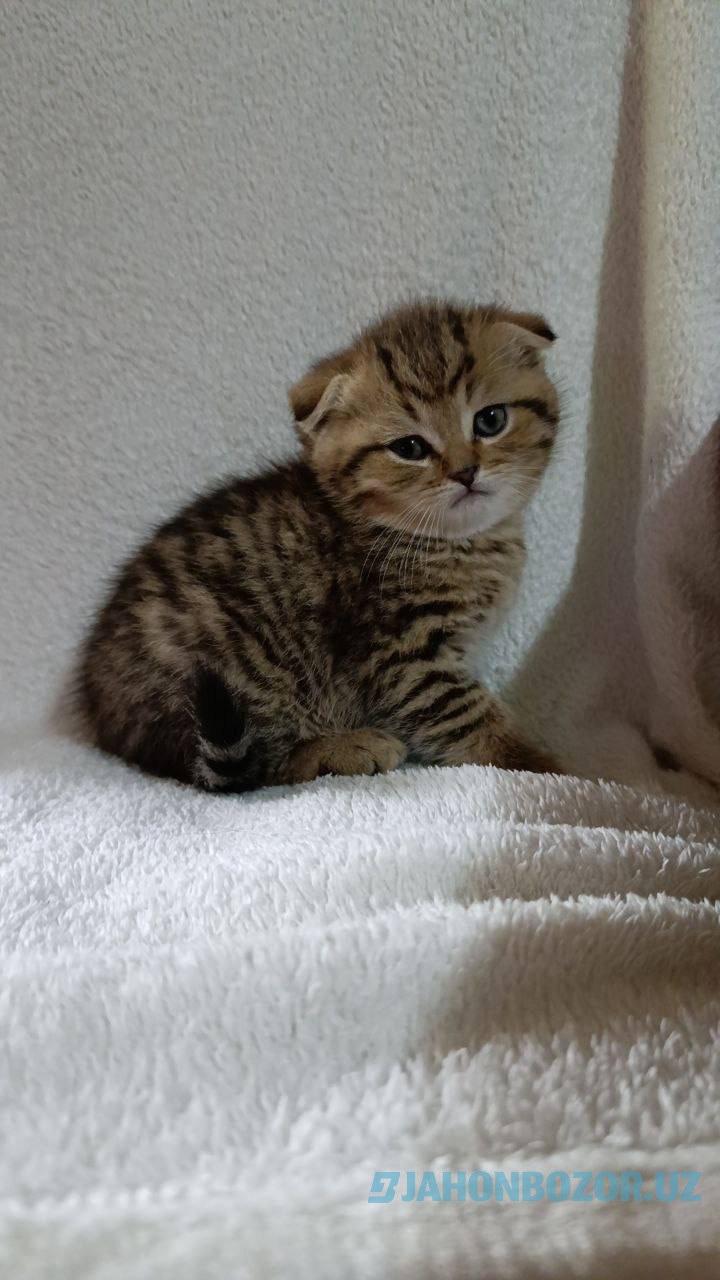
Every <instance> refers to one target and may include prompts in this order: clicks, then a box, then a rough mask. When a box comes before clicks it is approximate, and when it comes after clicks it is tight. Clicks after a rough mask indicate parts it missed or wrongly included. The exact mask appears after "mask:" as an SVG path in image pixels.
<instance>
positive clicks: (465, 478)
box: [450, 467, 476, 489]
mask: <svg viewBox="0 0 720 1280" xmlns="http://www.w3.org/2000/svg"><path fill="white" fill-rule="evenodd" d="M475 471H476V468H475V467H463V468H462V470H461V471H454V472H453V474H452V475H451V477H450V479H451V480H457V482H458V484H464V485H465V488H466V489H472V487H473V480H474V479H475Z"/></svg>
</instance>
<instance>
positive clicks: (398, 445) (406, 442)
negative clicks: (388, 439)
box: [388, 436, 432, 462]
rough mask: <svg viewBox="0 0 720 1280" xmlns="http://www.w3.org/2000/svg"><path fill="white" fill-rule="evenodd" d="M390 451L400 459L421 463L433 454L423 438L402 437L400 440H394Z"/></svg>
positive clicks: (390, 445) (389, 447)
mask: <svg viewBox="0 0 720 1280" xmlns="http://www.w3.org/2000/svg"><path fill="white" fill-rule="evenodd" d="M388 449H392V451H393V453H396V454H397V456H398V458H405V460H406V461H407V462H420V460H421V459H422V458H427V457H429V455H430V454H431V453H432V449H431V448H430V445H429V444H428V442H427V440H424V439H423V437H422V436H401V437H400V439H399V440H393V442H392V444H389V445H388Z"/></svg>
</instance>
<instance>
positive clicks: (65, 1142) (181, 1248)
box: [0, 740, 720, 1280]
mask: <svg viewBox="0 0 720 1280" xmlns="http://www.w3.org/2000/svg"><path fill="white" fill-rule="evenodd" d="M1 777H2V781H1V783H0V789H1V798H2V819H3V823H2V830H3V831H4V840H5V841H6V842H7V851H6V853H5V857H4V859H3V864H2V865H3V873H2V889H1V892H2V914H1V918H0V927H1V929H2V949H3V957H2V958H3V997H2V1017H3V1027H2V1034H1V1038H0V1043H1V1044H2V1061H3V1067H2V1074H1V1077H0V1079H1V1082H2V1090H3V1093H4V1094H5V1095H6V1096H5V1097H4V1099H3V1101H4V1104H5V1106H6V1110H5V1113H4V1119H3V1141H2V1150H1V1153H0V1156H1V1160H2V1201H1V1203H0V1229H1V1234H0V1241H1V1243H0V1260H1V1263H2V1266H1V1267H0V1270H2V1274H3V1275H7V1276H8V1277H10V1276H12V1277H13V1280H19V1278H20V1277H22V1280H47V1278H49V1277H52V1280H55V1278H57V1280H70V1278H71V1277H72V1280H81V1278H82V1280H86V1278H89V1277H92V1280H127V1278H129V1277H132V1280H165V1278H166V1277H167V1280H200V1278H202V1280H215V1278H217V1280H229V1278H230V1277H232V1278H233V1280H241V1278H242V1280H246V1278H247V1280H250V1278H252V1280H271V1278H274V1277H278V1280H279V1278H280V1277H283V1280H284V1278H285V1277H293V1278H294V1280H295V1278H298V1280H300V1278H302V1280H354V1278H355V1277H357V1280H384V1278H385V1277H391V1276H392V1277H408V1280H409V1278H410V1277H413V1278H414V1277H417V1276H428V1277H429V1276H439V1275H443V1276H448V1277H476V1276H480V1275H482V1276H483V1277H503V1278H504V1277H508V1278H509V1277H513V1280H515V1278H517V1280H530V1278H531V1277H548V1278H550V1277H552V1280H561V1278H562V1277H581V1276H582V1277H592V1280H602V1278H603V1277H606V1276H607V1277H610V1276H626V1277H633V1278H634V1277H648V1280H649V1278H650V1277H653V1278H654V1277H657V1276H660V1275H672V1276H683V1277H698V1280H701V1278H702V1280H707V1277H708V1276H709V1275H711V1274H713V1273H714V1272H713V1270H712V1268H713V1266H714V1265H716V1262H714V1263H713V1261H712V1259H713V1258H715V1259H717V1255H716V1254H714V1253H713V1249H714V1247H715V1246H717V1244H718V1204H719V1203H720V1199H719V1198H720V1148H719V1146H718V1140H719V1139H720V1070H719V1066H720V1060H719V1058H718V1027H719V1015H720V999H719V998H718V979H719V978H720V930H719V929H718V909H717V907H716V906H715V905H713V904H712V902H711V901H710V899H711V898H712V897H714V896H717V895H718V894H719V893H720V836H719V833H718V817H717V813H711V812H710V811H709V810H705V811H703V810H702V809H701V808H693V807H691V806H689V805H688V804H687V803H684V802H681V801H679V800H674V799H670V798H668V797H663V796H660V795H655V796H650V795H643V794H641V793H639V792H635V791H632V790H631V789H629V788H623V787H621V786H619V785H617V784H598V783H591V782H579V781H577V780H573V779H569V778H563V779H553V778H543V777H530V776H528V775H517V776H512V775H510V774H507V773H502V772H500V771H497V770H492V769H479V768H464V769H459V770H445V769H429V770H416V769H410V770H407V771H402V772H399V773H397V774H393V775H390V776H387V777H384V778H375V779H370V780H367V779H364V780H351V779H344V780H341V779H324V780H322V781H320V782H318V783H315V784H311V785H309V786H305V787H298V788H296V789H294V790H292V791H288V792H287V793H285V794H283V793H282V792H271V791H266V792H261V793H258V794H257V795H255V796H253V797H250V798H248V799H238V798H237V797H228V798H209V797H207V796H203V795H201V794H196V793H194V792H192V791H190V790H188V789H184V788H177V787H174V786H173V785H171V784H168V783H164V782H158V781H153V780H151V779H148V778H144V777H142V776H140V775H138V774H137V773H135V772H133V771H131V770H128V769H126V768H125V767H124V766H123V765H121V764H119V763H115V762H112V761H109V760H106V759H104V758H102V757H100V756H99V755H96V754H94V753H92V752H90V751H87V750H84V749H83V748H80V747H76V746H70V745H69V744H67V743H63V742H61V741H53V740H46V741H44V742H36V743H33V742H25V743H21V744H17V745H16V746H15V747H14V748H13V749H12V750H10V751H9V752H8V753H7V756H6V759H5V760H4V763H3V770H2V775H1ZM376 1170H388V1171H398V1172H401V1173H402V1174H403V1178H402V1180H401V1184H400V1185H399V1187H398V1190H397V1194H396V1197H395V1199H394V1200H393V1201H392V1202H391V1203H372V1204H369V1203H368V1194H369V1192H370V1188H371V1184H372V1178H373V1173H374V1172H375V1171H376ZM407 1170H415V1171H416V1172H417V1173H418V1174H419V1173H421V1172H422V1171H425V1170H431V1171H435V1172H436V1173H437V1174H438V1178H439V1185H441V1179H440V1173H441V1172H442V1171H444V1170H452V1171H453V1173H454V1174H456V1173H457V1172H458V1171H465V1172H466V1173H468V1174H469V1173H471V1172H472V1171H474V1170H489V1171H495V1170H504V1171H506V1172H508V1173H510V1172H512V1171H513V1170H517V1171H520V1172H522V1171H527V1170H536V1171H540V1172H542V1173H543V1174H544V1175H547V1174H548V1173H549V1172H551V1171H554V1170H561V1171H566V1172H569V1173H571V1174H572V1173H573V1172H575V1171H592V1172H596V1171H602V1170H610V1171H618V1172H619V1171H622V1170H636V1171H639V1172H641V1173H643V1174H644V1175H645V1178H646V1182H645V1184H644V1185H645V1186H646V1187H648V1186H649V1187H651V1188H652V1186H653V1182H652V1178H653V1175H654V1173H655V1171H667V1172H671V1171H673V1170H677V1171H685V1170H687V1171H695V1172H699V1173H700V1174H701V1177H700V1182H699V1184H698V1187H697V1188H696V1190H697V1192H699V1193H700V1194H701V1196H702V1199H701V1200H700V1202H693V1203H680V1202H672V1203H658V1202H657V1200H654V1201H653V1202H642V1203H634V1202H633V1203H622V1202H621V1201H619V1200H616V1201H614V1202H610V1203H599V1202H594V1203H582V1204H580V1203H572V1202H557V1203H548V1202H547V1201H545V1202H541V1203H535V1204H534V1203H507V1202H505V1203H495V1202H493V1201H489V1202H487V1203H475V1202H472V1201H467V1202H466V1203H464V1204H463V1203H457V1202H448V1203H440V1204H438V1203H433V1202H432V1201H425V1200H423V1201H422V1202H417V1201H415V1202H406V1203H403V1202H402V1201H401V1200H400V1194H401V1190H402V1189H403V1188H404V1186H405V1182H404V1174H405V1171H407ZM574 1185H575V1184H573V1186H574ZM680 1185H681V1186H682V1182H681V1184H680Z"/></svg>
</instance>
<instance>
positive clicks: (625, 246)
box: [509, 3, 646, 723]
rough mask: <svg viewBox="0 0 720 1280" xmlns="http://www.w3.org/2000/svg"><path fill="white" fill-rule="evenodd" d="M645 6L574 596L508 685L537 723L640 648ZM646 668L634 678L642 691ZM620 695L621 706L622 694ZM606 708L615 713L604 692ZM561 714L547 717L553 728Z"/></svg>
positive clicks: (614, 197) (620, 152)
mask: <svg viewBox="0 0 720 1280" xmlns="http://www.w3.org/2000/svg"><path fill="white" fill-rule="evenodd" d="M640 10H641V5H640V4H639V3H635V4H634V5H633V7H632V10H631V19H630V25H629V31H628V45H627V50H626V54H625V62H624V67H623V76H622V92H621V103H620V115H619V121H618V141H617V149H616V153H615V163H614V168H613V180H612V187H611V196H610V206H609V211H608V224H607V230H606V233H605V239H604V245H603V258H602V266H601V274H600V288H599V295H598V311H597V331H596V341H595V352H594V359H593V371H592V382H591V399H590V418H589V423H588V444H587V460H586V481H585V495H584V511H583V520H582V526H581V531H580V538H579V542H578V551H577V559H576V563H575V569H574V571H573V576H572V579H571V582H570V585H569V587H568V590H567V592H566V594H565V596H564V597H563V599H562V600H561V601H560V603H559V604H558V606H557V607H556V609H555V611H554V613H553V615H552V616H551V618H550V620H549V622H548V625H547V627H546V628H545V630H544V631H543V633H542V634H541V636H540V637H539V638H538V640H537V641H536V643H535V645H534V646H533V648H532V649H531V650H530V653H529V654H528V657H527V659H526V661H525V663H524V665H523V667H522V669H521V671H520V672H519V673H518V675H517V676H516V678H515V680H514V681H513V683H512V684H511V686H510V689H509V697H510V701H511V702H512V703H513V704H514V705H516V706H517V707H518V708H519V710H520V712H521V713H523V714H524V715H531V714H532V705H533V702H536V703H537V690H539V689H540V690H542V689H543V688H553V687H554V688H555V689H559V690H560V691H562V682H560V681H558V679H557V671H558V664H560V663H563V664H565V666H566V667H568V669H569V673H570V675H571V676H572V675H573V674H574V671H573V667H574V668H577V666H578V655H582V656H583V658H587V660H588V663H589V664H592V658H593V655H595V657H596V661H597V664H598V665H599V666H601V667H602V669H604V670H609V671H612V670H614V672H615V673H616V676H617V674H618V673H621V672H623V671H624V670H627V668H628V665H629V664H630V663H631V662H632V657H633V654H634V655H635V656H636V658H637V657H639V655H640V652H641V649H640V646H641V640H640V638H639V635H635V636H633V635H632V633H631V627H632V622H631V620H632V619H633V618H634V616H635V610H634V592H633V559H634V557H633V546H634V542H635V534H636V526H637V517H638V511H639V509H640V492H641V467H642V423H643V405H644V392H645V369H646V353H645V343H644V315H643V312H644V284H645V279H644V259H643V243H642V239H643V226H642V195H643V170H642V157H643V47H642V30H641V23H640V17H641V14H640ZM641 678H642V668H639V669H636V670H634V671H633V682H634V685H635V687H636V688H637V681H638V679H641ZM615 693H616V694H619V696H620V700H621V702H622V700H623V699H624V694H625V690H621V689H618V688H617V687H616V689H615ZM603 705H604V707H606V708H607V710H608V711H609V712H610V711H611V710H613V711H615V713H617V712H618V711H619V710H622V709H623V708H622V706H620V707H614V708H612V709H611V708H610V706H609V705H608V703H607V701H606V691H603ZM557 710H559V708H552V707H546V708H544V717H545V720H546V722H547V723H551V722H552V719H553V718H554V713H555V712H556V711H557Z"/></svg>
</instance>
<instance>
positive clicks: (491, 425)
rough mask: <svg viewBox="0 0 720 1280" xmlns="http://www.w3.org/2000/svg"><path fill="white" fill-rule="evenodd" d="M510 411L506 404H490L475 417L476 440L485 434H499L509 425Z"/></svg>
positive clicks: (474, 430) (486, 435) (474, 433)
mask: <svg viewBox="0 0 720 1280" xmlns="http://www.w3.org/2000/svg"><path fill="white" fill-rule="evenodd" d="M507 420H508V411H507V409H506V408H505V405H504V404H489V405H487V407H486V408H485V409H480V411H479V412H478V413H476V414H475V417H474V418H473V435H474V436H475V439H476V440H479V439H480V438H481V437H483V436H485V437H486V438H487V437H488V436H499V435H500V432H501V431H503V430H504V429H505V427H506V426H507Z"/></svg>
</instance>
